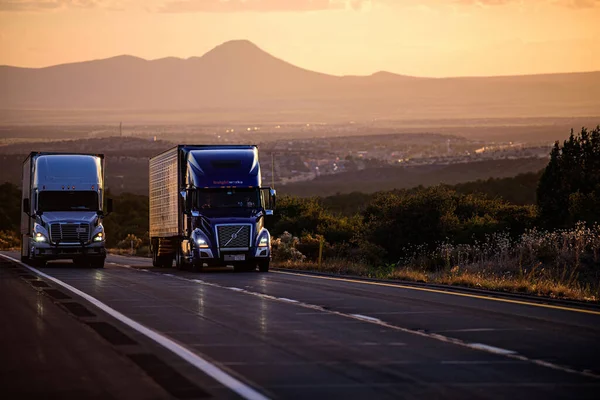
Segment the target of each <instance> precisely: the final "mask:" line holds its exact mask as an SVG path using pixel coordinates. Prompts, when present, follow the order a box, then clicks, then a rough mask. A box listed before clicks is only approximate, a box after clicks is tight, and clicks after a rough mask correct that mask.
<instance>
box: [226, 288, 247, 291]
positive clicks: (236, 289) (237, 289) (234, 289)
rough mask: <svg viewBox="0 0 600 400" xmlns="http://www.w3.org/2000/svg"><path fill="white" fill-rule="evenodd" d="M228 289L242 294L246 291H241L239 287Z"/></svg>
mask: <svg viewBox="0 0 600 400" xmlns="http://www.w3.org/2000/svg"><path fill="white" fill-rule="evenodd" d="M226 289H229V290H233V291H234V292H242V291H244V289H241V288H239V287H228V288H226Z"/></svg>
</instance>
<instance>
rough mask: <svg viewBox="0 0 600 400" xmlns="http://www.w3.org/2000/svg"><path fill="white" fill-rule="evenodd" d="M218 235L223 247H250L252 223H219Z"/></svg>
mask: <svg viewBox="0 0 600 400" xmlns="http://www.w3.org/2000/svg"><path fill="white" fill-rule="evenodd" d="M217 235H218V239H219V247H220V248H222V249H228V248H240V247H244V248H247V247H250V225H217Z"/></svg>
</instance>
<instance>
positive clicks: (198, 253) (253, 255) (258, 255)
mask: <svg viewBox="0 0 600 400" xmlns="http://www.w3.org/2000/svg"><path fill="white" fill-rule="evenodd" d="M193 258H194V260H196V261H198V262H201V263H206V264H209V265H210V264H235V263H244V262H245V263H248V262H259V261H267V260H270V259H271V251H270V249H269V248H268V247H253V248H250V249H249V250H244V251H228V250H224V249H221V250H220V251H213V250H212V249H194V257H193Z"/></svg>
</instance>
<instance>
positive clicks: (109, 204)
mask: <svg viewBox="0 0 600 400" xmlns="http://www.w3.org/2000/svg"><path fill="white" fill-rule="evenodd" d="M112 212H113V199H106V215H109V214H110V213H112Z"/></svg>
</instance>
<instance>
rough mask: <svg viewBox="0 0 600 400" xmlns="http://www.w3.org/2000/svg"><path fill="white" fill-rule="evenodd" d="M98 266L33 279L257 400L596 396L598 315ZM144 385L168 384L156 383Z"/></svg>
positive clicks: (125, 264) (309, 280) (226, 274)
mask: <svg viewBox="0 0 600 400" xmlns="http://www.w3.org/2000/svg"><path fill="white" fill-rule="evenodd" d="M7 254H8V255H10V256H13V257H16V254H14V253H7ZM108 261H109V263H108V264H107V267H106V268H105V269H103V270H93V269H84V268H78V267H77V266H75V265H72V264H64V263H63V264H50V265H49V266H48V267H46V268H43V269H42V270H41V271H42V272H43V273H45V274H47V275H48V276H49V277H50V278H47V279H45V280H46V281H48V282H49V284H50V285H51V286H56V287H60V284H59V283H57V282H53V281H52V278H55V279H58V280H59V281H60V282H64V283H66V284H68V285H71V286H72V287H73V288H75V289H78V290H80V291H81V292H83V293H84V294H87V295H89V296H92V297H93V298H94V299H97V300H98V301H99V302H101V303H102V304H104V305H106V306H108V307H110V308H111V309H112V310H116V311H117V312H118V313H120V314H122V315H124V316H126V317H128V318H130V319H132V320H134V321H135V322H137V323H139V324H142V325H143V326H145V327H147V328H150V329H151V330H152V331H153V332H157V333H158V334H160V336H161V337H163V338H165V339H166V340H172V341H174V342H175V343H177V344H178V345H180V346H181V348H184V349H186V350H189V351H191V353H193V354H195V355H197V356H199V357H201V358H202V360H205V361H206V362H207V363H208V364H209V365H210V366H213V367H215V368H217V369H219V371H222V372H224V373H226V374H227V375H228V376H229V377H233V378H234V379H237V380H239V382H242V383H243V385H245V386H246V387H247V388H249V389H250V390H252V389H255V390H256V391H257V392H258V393H259V394H260V395H262V396H264V397H267V398H282V399H294V398H298V399H305V398H345V399H354V398H357V399H358V398H368V399H375V398H376V399H384V398H403V399H404V398H406V399H413V398H418V399H436V398H440V399H479V398H481V399H506V398H511V399H519V398H523V399H532V398H545V399H563V398H564V399H584V398H589V399H592V398H594V399H595V398H597V395H598V393H600V366H599V365H598V357H599V356H600V340H599V339H600V311H598V310H595V311H594V310H591V311H590V310H581V309H577V308H574V307H570V306H561V305H543V304H535V303H532V302H528V301H523V300H502V299H493V298H489V297H486V296H480V295H469V294H460V293H459V294H457V293H452V292H445V291H443V290H423V289H419V288H408V287H402V285H385V284H383V285H382V284H375V283H369V282H353V281H351V280H344V279H328V278H324V277H316V276H307V275H296V274H289V273H281V272H270V273H268V274H260V273H233V272H232V271H218V270H217V271H211V272H202V273H194V272H186V271H178V270H175V269H153V268H149V267H150V263H149V261H147V260H145V259H139V258H128V257H121V256H110V257H109V260H108ZM61 290H63V291H64V292H65V293H70V292H69V291H68V290H67V289H64V288H63V289H61ZM76 297H77V296H76ZM79 301H80V302H81V304H84V305H86V306H87V307H88V308H89V309H90V310H93V312H94V313H96V314H97V315H99V316H102V318H103V319H104V320H106V321H110V322H111V324H112V325H114V326H116V327H118V328H119V329H120V330H121V331H123V332H125V333H127V334H128V335H129V336H131V337H134V338H136V340H137V341H138V342H139V343H142V344H144V346H145V348H146V350H145V351H144V352H145V353H148V354H150V353H151V354H158V356H159V357H160V358H161V360H164V361H165V363H167V364H168V365H170V366H172V367H173V368H176V369H177V370H178V371H179V372H180V373H181V374H182V375H183V376H185V377H187V378H189V379H188V381H191V382H193V383H194V384H196V389H197V390H200V391H202V393H205V397H208V398H210V397H212V398H222V397H225V396H233V395H234V394H233V390H235V385H234V384H228V383H227V382H225V383H224V381H223V380H220V381H219V382H216V381H215V380H214V379H212V378H209V377H208V376H207V375H206V373H203V371H202V370H201V369H202V368H200V369H199V368H198V365H194V363H193V362H186V361H184V360H182V359H181V358H180V357H178V356H177V355H175V354H173V353H172V352H170V351H169V350H167V349H165V348H164V347H161V346H160V345H159V344H156V343H155V342H153V341H151V340H150V339H148V338H146V337H143V335H142V334H140V333H139V332H136V331H135V330H134V329H132V328H131V327H130V326H126V324H124V323H123V322H122V321H118V320H116V319H114V318H112V317H111V316H110V315H104V313H103V311H102V310H98V309H97V304H96V305H92V304H90V303H89V301H90V299H79ZM3 304H7V303H6V302H4V303H3ZM5 307H6V306H5ZM12 315H13V316H14V313H13V314H12ZM31 318H39V316H37V315H32V316H31ZM23 323H26V321H25V322H23ZM3 325H4V326H6V323H4V324H3ZM38 339H39V340H40V341H42V342H43V343H46V342H45V340H46V339H45V338H43V339H42V338H38ZM16 345H17V343H15V346H16ZM16 347H17V348H18V346H16ZM38 347H39V343H38ZM113 347H114V346H113ZM147 370H148V369H147V368H146V371H147ZM204 372H206V371H204ZM155 380H156V379H155ZM157 382H158V383H161V382H162V383H163V386H162V387H161V388H162V389H163V390H164V389H165V387H166V389H169V382H168V380H167V382H166V384H165V380H164V379H163V380H162V381H160V379H159V380H158V381H157ZM165 385H166V386H165ZM225 387H229V388H230V389H232V388H233V389H232V390H229V391H228V390H227V389H226V388H225ZM167 392H168V390H167ZM237 393H238V394H239V393H242V397H244V395H243V393H249V392H243V391H241V392H240V391H238V392H237ZM171 395H173V390H172V388H171ZM178 396H179V398H185V397H182V395H181V394H177V393H175V394H174V397H175V398H177V397H178ZM245 397H249V396H245Z"/></svg>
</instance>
